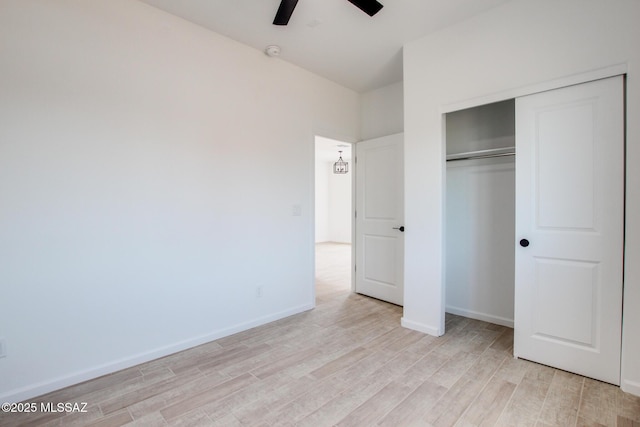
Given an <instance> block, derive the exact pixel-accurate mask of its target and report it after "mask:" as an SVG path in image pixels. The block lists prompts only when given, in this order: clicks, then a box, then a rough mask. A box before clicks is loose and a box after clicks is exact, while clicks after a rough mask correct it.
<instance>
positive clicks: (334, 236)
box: [315, 150, 353, 243]
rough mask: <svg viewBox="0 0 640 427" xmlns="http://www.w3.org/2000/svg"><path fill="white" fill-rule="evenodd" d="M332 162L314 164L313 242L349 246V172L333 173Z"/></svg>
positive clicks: (319, 161)
mask: <svg viewBox="0 0 640 427" xmlns="http://www.w3.org/2000/svg"><path fill="white" fill-rule="evenodd" d="M333 151H335V150H332V153H333ZM343 158H344V160H345V161H348V163H349V167H350V168H352V167H353V165H352V164H351V159H350V158H348V157H343ZM337 159H338V158H337V157H336V159H335V160H337ZM333 163H334V162H326V161H322V160H318V161H317V162H316V207H315V210H316V243H320V242H336V243H351V223H352V221H351V212H352V211H353V208H352V206H351V186H352V183H351V170H349V172H348V173H346V174H334V173H333Z"/></svg>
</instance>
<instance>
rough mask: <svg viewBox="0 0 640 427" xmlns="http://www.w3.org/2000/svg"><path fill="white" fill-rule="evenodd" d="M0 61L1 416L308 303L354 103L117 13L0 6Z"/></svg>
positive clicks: (201, 35)
mask: <svg viewBox="0 0 640 427" xmlns="http://www.w3.org/2000/svg"><path fill="white" fill-rule="evenodd" d="M0 51H2V55H0V93H1V94H2V96H1V97H0V284H1V287H2V296H1V298H0V337H2V338H4V339H5V340H6V344H7V357H5V358H1V359H0V379H1V380H0V401H7V400H19V399H26V398H29V397H32V396H34V395H37V394H40V393H43V392H46V391H49V390H52V389H55V388H58V387H62V386H65V385H68V384H71V383H74V382H78V381H81V380H85V379H88V378H91V377H94V376H97V375H101V374H104V373H106V372H110V371H114V370H117V369H120V368H123V367H126V366H130V365H134V364H137V363H139V362H142V361H145V360H149V359H153V358H156V357H158V356H162V355H165V354H168V353H171V352H174V351H178V350H181V349H184V348H187V347H189V346H192V345H196V344H199V343H202V342H206V341H210V340H212V339H215V338H217V337H220V336H224V335H227V334H230V333H233V332H235V331H239V330H242V329H246V328H249V327H251V326H255V325H258V324H261V323H265V322H267V321H270V320H274V319H277V318H280V317H283V316H286V315H289V314H293V313H296V312H299V311H302V310H306V309H309V308H311V307H312V306H313V304H314V301H313V237H312V236H313V222H312V217H313V215H311V212H310V209H311V207H312V206H313V161H312V159H313V137H314V135H315V134H317V133H322V134H325V135H332V136H334V137H343V138H344V139H346V140H357V139H358V136H359V135H358V132H359V115H360V105H359V96H358V94H356V93H355V92H353V91H351V90H347V89H345V88H343V87H340V86H338V85H336V84H334V83H332V82H329V81H328V80H325V79H322V78H320V77H318V76H315V75H313V74H311V73H308V72H306V71H304V70H302V69H300V68H297V67H295V66H292V65H290V64H287V63H285V62H283V61H280V60H278V59H273V58H268V57H266V56H265V55H264V54H263V53H262V52H260V51H258V50H254V49H251V48H248V47H245V46H243V45H240V44H238V43H236V42H233V41H231V40H229V39H226V38H224V37H221V36H219V35H216V34H214V33H212V32H209V31H207V30H204V29H202V28H200V27H198V26H195V25H193V24H190V23H188V22H186V21H184V20H181V19H178V18H176V17H172V16H170V15H168V14H166V13H164V12H161V11H159V10H156V9H154V8H152V7H150V6H148V5H145V4H143V3H139V2H136V1H131V0H110V1H100V2H87V1H79V0H56V1H37V0H3V1H2V3H1V4H0ZM283 117H284V118H286V120H283ZM294 205H300V207H301V216H293V206H294ZM258 285H259V286H262V287H263V296H262V297H261V298H258V297H257V294H256V286H258Z"/></svg>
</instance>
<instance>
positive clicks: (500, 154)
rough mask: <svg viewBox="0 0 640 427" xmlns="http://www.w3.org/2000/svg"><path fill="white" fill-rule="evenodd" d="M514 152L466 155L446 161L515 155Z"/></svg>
mask: <svg viewBox="0 0 640 427" xmlns="http://www.w3.org/2000/svg"><path fill="white" fill-rule="evenodd" d="M515 155H516V153H515V151H514V152H511V153H499V154H480V155H476V156H467V157H456V158H454V159H447V162H455V161H456V160H472V159H490V158H492V157H506V156H515Z"/></svg>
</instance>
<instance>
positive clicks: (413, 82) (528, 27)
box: [402, 0, 640, 395]
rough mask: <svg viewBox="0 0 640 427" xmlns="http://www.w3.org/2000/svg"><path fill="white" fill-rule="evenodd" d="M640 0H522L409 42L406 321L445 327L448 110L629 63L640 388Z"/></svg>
mask: <svg viewBox="0 0 640 427" xmlns="http://www.w3.org/2000/svg"><path fill="white" fill-rule="evenodd" d="M638 16H640V2H638V1H636V0H614V1H606V2H605V1H601V0H563V1H560V2H559V1H553V0H540V1H535V2H533V1H527V0H514V1H512V2H510V3H507V4H505V5H503V6H500V7H497V8H495V9H492V10H491V11H489V12H487V13H485V14H483V15H480V16H477V17H475V18H473V19H470V20H468V21H465V22H463V23H461V24H459V25H455V26H452V27H449V28H447V29H444V30H442V31H440V32H438V33H436V34H433V35H431V36H428V37H425V38H422V39H420V40H416V41H414V42H411V43H408V44H407V45H406V46H405V47H404V76H405V79H404V97H405V109H404V111H405V176H406V181H405V192H406V203H405V204H406V213H405V214H406V225H407V228H408V229H409V230H411V232H410V233H407V235H406V236H405V239H406V240H405V306H404V317H403V321H402V322H403V324H404V325H405V326H408V327H411V328H414V329H419V330H423V331H425V332H430V333H433V334H441V333H443V332H444V330H443V327H444V323H443V321H444V299H443V283H444V277H443V267H444V264H443V250H444V248H443V232H444V221H443V219H444V218H443V213H444V191H443V189H444V175H445V167H444V143H443V141H444V138H443V121H442V113H443V112H444V111H447V110H449V111H452V110H451V108H452V106H456V105H462V104H467V106H471V105H480V104H484V103H489V102H492V101H497V100H500V99H507V98H512V97H515V96H519V95H523V94H525V93H530V92H534V91H537V90H542V89H545V88H549V87H553V86H554V85H556V84H569V83H572V82H573V83H575V82H577V81H578V80H580V79H581V77H578V76H577V75H578V74H580V73H590V74H591V75H592V76H594V77H596V76H598V75H601V74H607V72H606V71H602V72H601V71H598V70H601V69H603V68H605V67H612V66H615V65H618V64H623V66H622V67H620V68H625V67H626V69H627V70H628V79H627V117H628V118H629V119H630V120H628V122H627V153H626V155H627V190H626V218H627V220H626V242H625V245H626V247H625V251H626V252H625V285H624V286H625V287H624V314H623V315H624V325H623V349H622V353H623V356H622V388H623V389H624V390H626V391H630V392H633V393H635V394H638V395H640V358H638V357H637V356H638V354H640V219H639V218H640V187H639V186H638V185H637V183H638V182H640V168H638V167H637V166H636V165H637V164H638V163H639V162H640V121H638V120H633V118H634V117H640V83H638V71H637V70H639V69H640V49H638V40H640V26H638V25H637V18H638Z"/></svg>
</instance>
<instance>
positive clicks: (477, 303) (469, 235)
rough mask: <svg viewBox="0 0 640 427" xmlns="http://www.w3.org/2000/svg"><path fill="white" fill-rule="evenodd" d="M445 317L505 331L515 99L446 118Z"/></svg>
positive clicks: (510, 301) (510, 287)
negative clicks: (467, 319)
mask: <svg viewBox="0 0 640 427" xmlns="http://www.w3.org/2000/svg"><path fill="white" fill-rule="evenodd" d="M446 147H447V175H446V183H447V187H446V198H447V204H446V224H447V229H446V236H447V240H446V260H447V264H446V311H447V312H449V313H453V314H458V315H461V316H465V317H471V318H474V319H480V320H484V321H487V322H491V323H496V324H500V325H504V326H509V327H513V314H514V263H515V259H514V256H515V253H514V247H513V242H514V239H515V235H514V233H515V100H513V99H512V100H508V101H503V102H498V103H494V104H489V105H483V106H479V107H475V108H470V109H466V110H461V111H456V112H453V113H449V114H447V115H446Z"/></svg>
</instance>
